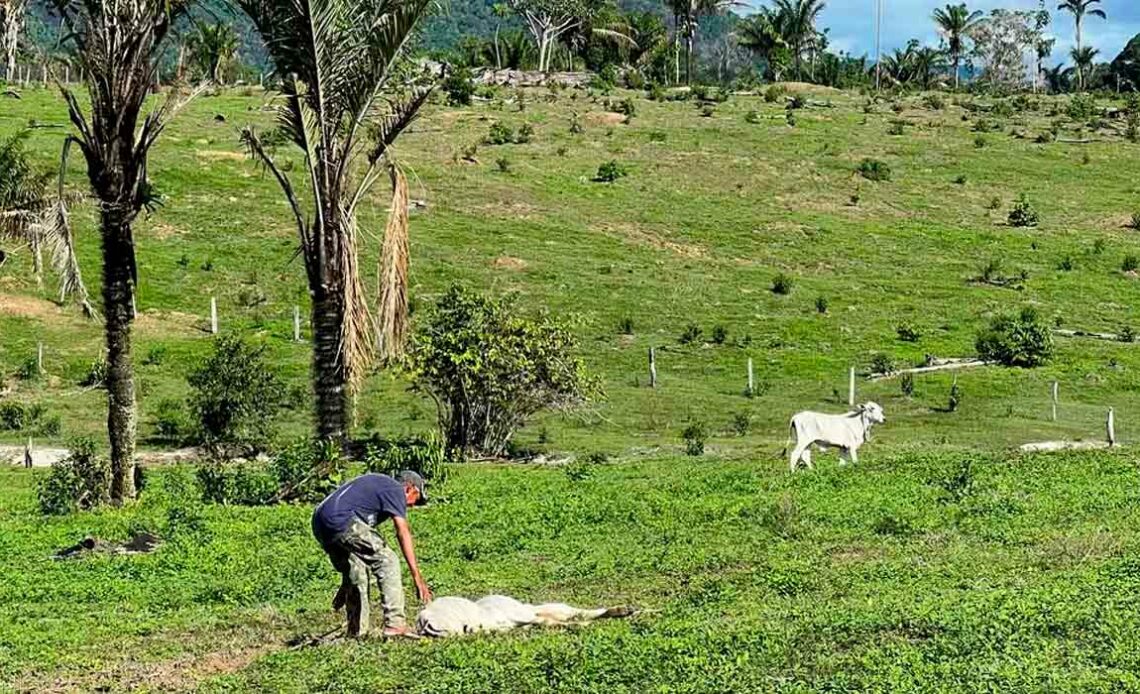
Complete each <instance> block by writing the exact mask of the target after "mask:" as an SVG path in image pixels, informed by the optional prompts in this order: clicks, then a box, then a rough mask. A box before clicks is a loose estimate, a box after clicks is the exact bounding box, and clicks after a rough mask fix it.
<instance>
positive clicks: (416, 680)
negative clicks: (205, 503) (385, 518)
mask: <svg viewBox="0 0 1140 694" xmlns="http://www.w3.org/2000/svg"><path fill="white" fill-rule="evenodd" d="M964 460H969V458H968V457H967V456H963V455H961V454H960V453H958V452H954V451H951V452H948V453H946V454H942V455H930V454H921V455H898V456H889V457H887V458H885V459H884V458H880V459H879V460H877V461H876V462H872V463H869V464H866V465H860V466H854V467H847V468H836V467H834V466H832V467H828V468H827V469H825V470H821V471H818V472H816V473H814V474H800V475H788V474H786V473H785V472H783V471H782V469H781V466H780V465H779V464H778V463H775V462H772V463H761V464H757V463H756V461H753V460H741V461H728V460H711V461H710V460H702V461H694V460H692V459H670V458H665V459H660V460H656V461H652V462H638V463H623V464H616V465H602V466H595V467H591V468H585V469H584V470H583V469H575V470H574V472H573V474H571V473H568V472H567V471H566V470H563V469H558V468H552V467H527V466H503V467H501V466H478V465H473V466H459V467H457V468H456V469H455V470H454V471H453V473H454V474H453V475H452V477H451V479H449V481H448V482H447V484H446V485H445V487H444V488H443V489H442V490H440V492H441V494H442V496H444V497H446V502H444V503H436V504H433V505H432V506H429V507H427V508H426V509H423V510H417V512H416V513H413V514H412V516H411V523H412V526H413V528H414V529H415V531H416V535H417V541H418V542H417V544H418V547H419V548H420V554H421V560H422V563H423V566H424V571H425V574H426V575H427V577H428V580H429V581H430V582H431V584H432V586H433V589H434V590H435V592H436V594H437V595H455V594H460V595H469V596H480V595H484V594H487V593H492V592H497V593H506V594H509V595H514V596H517V597H519V598H522V599H532V600H548V599H550V600H565V601H570V602H572V603H580V604H583V605H608V604H632V605H637V606H639V607H641V608H644V609H645V610H646V612H644V613H643V614H642V615H640V616H638V617H635V618H634V619H632V620H630V621H615V622H608V623H599V624H596V625H592V626H589V627H584V628H582V629H578V630H536V631H531V632H526V633H523V634H519V635H509V636H508V635H498V636H485V637H474V638H462V639H456V640H449V641H441V642H432V643H426V642H425V643H384V642H378V641H370V642H365V643H363V644H342V645H335V646H325V647H319V648H307V649H300V650H289V649H288V648H287V646H286V643H287V641H289V640H290V639H292V638H294V637H297V636H305V635H312V634H320V633H322V632H324V631H326V630H328V629H332V628H333V627H334V626H335V625H336V617H335V616H334V615H333V614H332V613H331V611H330V610H329V609H328V603H329V600H331V597H332V593H333V590H334V588H335V585H336V580H335V576H334V574H333V572H332V569H331V567H329V565H328V563H327V561H326V560H325V558H324V557H323V556H322V555H321V553H320V551H319V550H318V549H317V547H316V545H315V544H314V543H313V541H312V540H311V538H309V537H308V534H307V527H308V513H309V509H308V508H307V507H298V506H280V507H274V508H268V509H265V508H261V509H249V508H235V507H223V506H213V507H207V508H204V509H203V508H201V507H198V506H196V505H194V504H192V503H189V502H188V501H187V498H186V497H185V496H182V495H180V494H179V493H177V492H173V493H172V489H173V488H174V487H175V486H177V485H175V484H174V483H175V482H177V481H178V480H179V479H184V478H183V476H182V474H181V473H184V472H185V471H177V470H175V471H170V470H165V471H163V472H161V473H156V474H155V475H154V476H153V479H152V480H151V482H152V485H153V486H152V487H151V488H149V489H148V490H147V493H146V494H144V496H143V500H142V501H141V502H140V503H139V504H138V505H136V506H134V507H132V508H131V509H129V510H118V511H114V510H106V511H101V512H98V513H93V514H84V515H79V516H72V517H67V518H62V519H61V518H54V519H51V518H49V519H46V520H45V519H42V518H40V517H39V516H38V515H37V514H36V512H35V511H34V510H33V508H32V499H31V494H30V489H29V481H30V477H29V476H28V475H27V474H26V473H25V472H24V471H22V470H21V471H6V470H0V550H3V551H2V552H0V569H2V571H3V574H4V576H5V577H6V578H5V580H4V581H3V582H0V682H5V683H8V685H9V686H12V687H13V688H16V689H21V690H40V689H41V688H42V687H44V686H48V685H50V686H51V688H53V689H72V690H78V691H92V690H94V689H96V688H97V687H101V686H105V687H108V688H109V689H110V690H112V691H121V690H126V689H129V688H136V689H141V690H151V691H154V690H178V689H189V688H198V689H200V690H203V691H289V692H299V691H341V692H504V691H507V692H537V691H556V692H647V691H662V692H664V691H668V692H709V691H718V692H760V691H788V692H791V691H978V690H988V691H1025V692H1029V691H1043V690H1048V691H1071V692H1089V691H1136V690H1137V689H1140V681H1137V678H1136V673H1137V668H1138V666H1140V663H1138V662H1137V653H1140V648H1138V647H1140V643H1138V642H1137V635H1138V634H1140V613H1138V611H1137V610H1138V607H1137V606H1138V605H1140V600H1138V598H1140V568H1138V564H1137V561H1136V559H1135V557H1136V552H1137V549H1138V548H1140V545H1138V543H1140V526H1138V525H1137V522H1138V521H1137V518H1138V517H1137V515H1136V513H1135V512H1134V508H1135V506H1136V503H1137V502H1138V501H1140V499H1138V498H1137V491H1136V490H1137V489H1140V476H1138V473H1137V468H1136V465H1135V464H1134V462H1133V461H1132V460H1131V458H1130V457H1129V456H1126V455H1106V454H1095V455H1090V454H1083V455H1060V456H1045V457H1023V458H1009V459H990V458H974V459H973V460H972V463H968V464H964ZM172 509H173V510H172ZM139 527H146V528H152V529H157V530H158V531H159V532H161V533H162V534H163V536H164V537H166V538H167V540H168V541H167V544H165V545H164V546H162V547H161V548H159V549H158V551H156V552H155V553H154V554H151V555H144V556H133V557H132V556H125V557H124V556H119V557H115V556H104V557H92V558H87V559H77V560H70V561H53V560H51V559H49V558H48V557H49V556H50V554H51V553H52V552H53V551H55V550H56V549H58V548H61V547H65V546H68V545H70V544H71V543H73V542H75V541H76V540H77V539H78V538H79V537H82V536H83V535H84V534H88V533H92V534H96V535H98V536H99V537H103V538H107V539H113V540H119V539H123V538H125V537H126V534H127V531H128V529H129V528H139ZM385 532H389V531H387V530H385ZM0 689H3V686H2V685H0Z"/></svg>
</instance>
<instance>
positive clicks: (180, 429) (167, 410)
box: [153, 398, 191, 444]
mask: <svg viewBox="0 0 1140 694" xmlns="http://www.w3.org/2000/svg"><path fill="white" fill-rule="evenodd" d="M153 424H154V434H155V437H156V438H158V439H159V440H161V441H165V442H167V443H172V444H179V443H182V442H183V441H184V440H186V438H187V437H188V436H189V435H190V431H191V425H190V417H189V416H188V415H187V414H186V405H185V403H183V402H182V401H181V400H174V399H170V398H167V399H165V400H160V401H159V403H158V405H157V406H155V408H154V422H153Z"/></svg>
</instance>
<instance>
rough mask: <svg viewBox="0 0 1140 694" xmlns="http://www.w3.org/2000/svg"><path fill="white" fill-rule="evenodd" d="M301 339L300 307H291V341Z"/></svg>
mask: <svg viewBox="0 0 1140 694" xmlns="http://www.w3.org/2000/svg"><path fill="white" fill-rule="evenodd" d="M300 341H301V307H300V306H294V307H293V342H300Z"/></svg>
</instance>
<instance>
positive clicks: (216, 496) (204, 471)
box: [194, 458, 278, 506]
mask: <svg viewBox="0 0 1140 694" xmlns="http://www.w3.org/2000/svg"><path fill="white" fill-rule="evenodd" d="M194 472H195V475H196V477H197V480H198V487H199V489H200V490H201V495H202V501H204V502H206V503H210V504H227V505H229V504H236V505H239V506H264V505H265V504H269V503H272V502H273V501H275V500H276V499H277V494H278V483H277V478H276V477H275V476H274V475H273V473H272V472H271V471H270V470H269V468H268V466H266V465H265V464H264V463H260V462H250V461H244V460H226V459H223V458H210V459H208V460H207V461H206V462H204V463H202V464H200V465H199V466H198V467H197V468H196V469H195V471H194Z"/></svg>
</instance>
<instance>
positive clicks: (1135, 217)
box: [1128, 210, 1140, 231]
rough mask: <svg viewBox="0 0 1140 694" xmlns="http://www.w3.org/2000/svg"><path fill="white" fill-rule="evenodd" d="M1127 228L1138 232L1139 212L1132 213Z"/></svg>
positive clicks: (1139, 226) (1139, 224) (1139, 223)
mask: <svg viewBox="0 0 1140 694" xmlns="http://www.w3.org/2000/svg"><path fill="white" fill-rule="evenodd" d="M1128 228H1129V229H1135V230H1137V231H1140V210H1137V211H1136V212H1133V213H1132V216H1131V217H1130V218H1129V219H1128Z"/></svg>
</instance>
